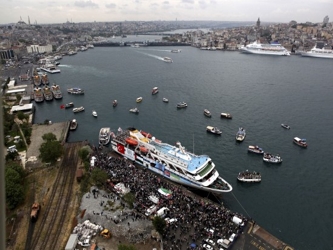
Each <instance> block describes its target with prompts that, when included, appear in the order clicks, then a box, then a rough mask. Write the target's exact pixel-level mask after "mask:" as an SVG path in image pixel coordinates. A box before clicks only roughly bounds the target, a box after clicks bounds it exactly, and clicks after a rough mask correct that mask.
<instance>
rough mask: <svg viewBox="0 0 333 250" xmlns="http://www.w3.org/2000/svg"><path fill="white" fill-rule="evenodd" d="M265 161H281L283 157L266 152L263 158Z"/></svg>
mask: <svg viewBox="0 0 333 250" xmlns="http://www.w3.org/2000/svg"><path fill="white" fill-rule="evenodd" d="M262 159H263V160H264V161H265V162H269V163H281V162H282V158H281V157H280V156H279V155H273V154H270V153H264V157H263V158H262Z"/></svg>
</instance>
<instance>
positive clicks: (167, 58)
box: [163, 57, 173, 63]
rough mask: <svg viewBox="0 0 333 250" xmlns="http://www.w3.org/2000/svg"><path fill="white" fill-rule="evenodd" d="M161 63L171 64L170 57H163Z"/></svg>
mask: <svg viewBox="0 0 333 250" xmlns="http://www.w3.org/2000/svg"><path fill="white" fill-rule="evenodd" d="M163 61H164V62H167V63H172V62H173V61H172V59H171V58H170V57H163Z"/></svg>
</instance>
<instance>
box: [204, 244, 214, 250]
mask: <svg viewBox="0 0 333 250" xmlns="http://www.w3.org/2000/svg"><path fill="white" fill-rule="evenodd" d="M202 247H203V248H204V249H206V250H213V247H212V246H210V245H208V244H203V245H202Z"/></svg>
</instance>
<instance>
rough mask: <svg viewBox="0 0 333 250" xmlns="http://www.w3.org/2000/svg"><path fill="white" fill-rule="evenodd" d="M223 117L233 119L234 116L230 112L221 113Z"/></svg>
mask: <svg viewBox="0 0 333 250" xmlns="http://www.w3.org/2000/svg"><path fill="white" fill-rule="evenodd" d="M221 118H227V119H232V116H231V114H229V113H221Z"/></svg>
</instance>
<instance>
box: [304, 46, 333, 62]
mask: <svg viewBox="0 0 333 250" xmlns="http://www.w3.org/2000/svg"><path fill="white" fill-rule="evenodd" d="M301 55H302V56H306V57H316V58H326V59H333V49H332V48H325V44H324V43H323V42H317V43H316V45H315V46H314V47H313V48H312V49H311V50H309V51H302V52H301Z"/></svg>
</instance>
